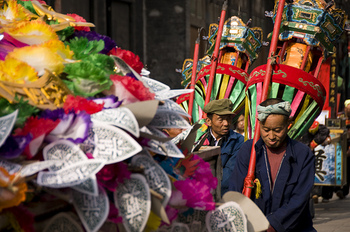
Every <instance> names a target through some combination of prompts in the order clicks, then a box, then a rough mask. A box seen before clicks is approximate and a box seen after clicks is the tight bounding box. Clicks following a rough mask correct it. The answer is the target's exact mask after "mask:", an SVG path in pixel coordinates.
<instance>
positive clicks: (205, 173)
mask: <svg viewBox="0 0 350 232" xmlns="http://www.w3.org/2000/svg"><path fill="white" fill-rule="evenodd" d="M193 160H199V162H198V164H197V167H198V168H197V169H196V171H195V172H194V174H193V175H192V176H191V178H192V179H195V180H197V181H200V182H202V183H204V184H206V185H207V186H208V187H209V188H210V189H211V190H214V189H216V187H217V185H218V179H217V178H216V177H215V176H214V175H213V173H212V171H211V169H210V164H209V163H207V162H205V161H204V160H203V159H202V158H201V157H199V156H198V155H194V156H193Z"/></svg>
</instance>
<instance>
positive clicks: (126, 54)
mask: <svg viewBox="0 0 350 232" xmlns="http://www.w3.org/2000/svg"><path fill="white" fill-rule="evenodd" d="M109 55H114V56H117V57H119V58H120V59H122V60H124V61H125V63H127V64H128V65H129V66H130V67H131V68H132V69H134V70H135V72H137V73H138V74H140V73H141V70H142V68H143V64H142V62H141V61H140V57H139V56H138V55H135V54H134V53H133V52H131V51H128V50H123V49H121V48H113V49H112V50H111V51H110V52H109Z"/></svg>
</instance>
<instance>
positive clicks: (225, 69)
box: [196, 63, 249, 84]
mask: <svg viewBox="0 0 350 232" xmlns="http://www.w3.org/2000/svg"><path fill="white" fill-rule="evenodd" d="M210 67H211V65H207V66H205V67H203V68H202V69H201V70H200V71H199V72H198V77H197V80H196V82H197V81H198V80H199V79H201V78H202V77H204V76H206V75H209V74H210ZM216 74H227V75H230V76H231V77H234V78H237V79H238V80H240V81H242V82H243V83H244V84H247V81H248V78H249V76H248V74H247V72H246V71H244V70H243V69H240V68H237V67H236V66H233V65H229V64H220V63H219V64H218V66H217V68H216Z"/></svg>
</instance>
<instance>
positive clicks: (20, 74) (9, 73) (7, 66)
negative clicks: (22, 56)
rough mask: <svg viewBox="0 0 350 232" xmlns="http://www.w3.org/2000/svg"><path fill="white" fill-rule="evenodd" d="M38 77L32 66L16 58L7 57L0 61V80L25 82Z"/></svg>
mask: <svg viewBox="0 0 350 232" xmlns="http://www.w3.org/2000/svg"><path fill="white" fill-rule="evenodd" d="M37 79H38V75H37V72H36V71H35V69H34V68H33V67H31V66H30V65H28V64H27V63H25V62H23V61H20V60H18V59H15V58H12V57H9V58H6V59H5V61H0V80H2V81H8V82H14V83H19V84H25V83H28V82H33V81H36V80H37Z"/></svg>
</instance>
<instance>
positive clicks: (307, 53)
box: [300, 45, 311, 71]
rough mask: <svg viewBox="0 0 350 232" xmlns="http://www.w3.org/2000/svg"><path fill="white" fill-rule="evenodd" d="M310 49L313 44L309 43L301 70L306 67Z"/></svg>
mask: <svg viewBox="0 0 350 232" xmlns="http://www.w3.org/2000/svg"><path fill="white" fill-rule="evenodd" d="M310 49H311V46H310V45H308V46H307V48H306V51H305V54H304V58H303V62H302V63H301V67H300V69H301V70H304V69H305V66H306V62H307V58H308V56H309V53H310ZM304 71H305V70H304Z"/></svg>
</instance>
